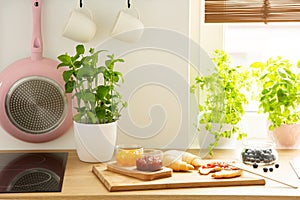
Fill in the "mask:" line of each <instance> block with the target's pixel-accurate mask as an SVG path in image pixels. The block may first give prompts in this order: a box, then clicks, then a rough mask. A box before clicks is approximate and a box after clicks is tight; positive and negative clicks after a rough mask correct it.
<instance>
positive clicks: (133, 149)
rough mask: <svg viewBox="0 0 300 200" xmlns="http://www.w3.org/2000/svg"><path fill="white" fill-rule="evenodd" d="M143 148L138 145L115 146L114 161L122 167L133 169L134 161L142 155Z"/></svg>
mask: <svg viewBox="0 0 300 200" xmlns="http://www.w3.org/2000/svg"><path fill="white" fill-rule="evenodd" d="M143 152H144V151H143V147H142V146H140V145H132V144H122V145H118V146H117V152H116V161H117V165H119V166H122V167H133V166H135V164H136V159H137V158H139V157H141V155H142V154H143Z"/></svg>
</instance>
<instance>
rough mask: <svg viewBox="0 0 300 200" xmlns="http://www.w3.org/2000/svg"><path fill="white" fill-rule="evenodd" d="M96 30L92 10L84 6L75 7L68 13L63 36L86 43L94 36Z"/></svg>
mask: <svg viewBox="0 0 300 200" xmlns="http://www.w3.org/2000/svg"><path fill="white" fill-rule="evenodd" d="M84 10H85V11H87V12H84ZM96 30H97V26H96V24H95V22H94V21H93V15H92V12H91V11H90V10H89V9H88V8H86V7H85V8H75V9H74V10H72V12H71V14H70V17H69V19H68V22H67V24H66V26H65V29H64V31H63V36H64V37H66V38H69V39H71V40H74V41H76V42H82V43H86V42H89V41H91V40H92V39H93V38H94V36H95V33H96Z"/></svg>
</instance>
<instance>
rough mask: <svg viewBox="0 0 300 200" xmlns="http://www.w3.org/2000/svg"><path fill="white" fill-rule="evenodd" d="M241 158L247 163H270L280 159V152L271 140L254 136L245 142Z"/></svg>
mask: <svg viewBox="0 0 300 200" xmlns="http://www.w3.org/2000/svg"><path fill="white" fill-rule="evenodd" d="M241 159H242V161H243V162H244V163H245V164H251V165H253V164H257V165H270V164H273V163H275V162H276V161H277V160H278V152H277V151H276V149H275V144H274V143H273V142H272V141H271V140H268V139H264V138H252V139H248V140H245V142H244V143H243V149H242V152H241Z"/></svg>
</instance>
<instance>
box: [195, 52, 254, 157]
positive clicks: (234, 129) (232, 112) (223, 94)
mask: <svg viewBox="0 0 300 200" xmlns="http://www.w3.org/2000/svg"><path fill="white" fill-rule="evenodd" d="M212 60H213V62H214V63H215V69H214V71H213V73H211V74H210V75H208V76H201V75H199V76H197V77H196V78H195V84H194V85H192V86H191V92H195V91H198V92H199V98H200V100H199V103H198V111H199V113H201V117H200V119H199V122H198V123H199V125H202V126H198V131H199V132H200V133H202V132H203V131H208V132H209V133H210V134H212V135H213V137H214V141H213V142H212V143H211V144H210V145H209V146H208V150H209V155H210V156H213V149H214V148H215V147H217V146H218V143H219V140H220V139H221V138H231V137H232V136H233V134H236V135H237V136H236V139H237V140H241V139H242V138H244V137H246V136H247V134H246V133H243V132H242V131H241V130H240V128H239V127H238V125H237V124H238V123H239V122H240V121H241V118H242V116H243V115H244V113H245V110H244V107H245V105H246V104H247V103H248V100H247V98H246V92H247V90H249V88H250V87H249V81H248V80H249V79H248V78H249V71H248V70H246V69H245V68H243V67H242V66H234V67H233V66H231V62H230V58H229V56H228V54H227V53H225V52H224V51H222V50H216V51H215V52H214V53H213V58H212ZM215 124H218V126H215ZM225 124H230V125H231V126H230V127H231V128H230V129H229V130H224V129H223V126H224V125H225ZM201 127H205V130H202V128H201ZM215 127H217V128H215Z"/></svg>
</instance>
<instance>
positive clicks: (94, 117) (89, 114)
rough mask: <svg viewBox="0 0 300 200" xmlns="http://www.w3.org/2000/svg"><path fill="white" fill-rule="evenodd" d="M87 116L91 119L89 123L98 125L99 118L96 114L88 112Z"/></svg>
mask: <svg viewBox="0 0 300 200" xmlns="http://www.w3.org/2000/svg"><path fill="white" fill-rule="evenodd" d="M87 116H88V118H89V122H91V123H92V124H96V123H97V116H96V115H95V114H94V113H92V112H87Z"/></svg>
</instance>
